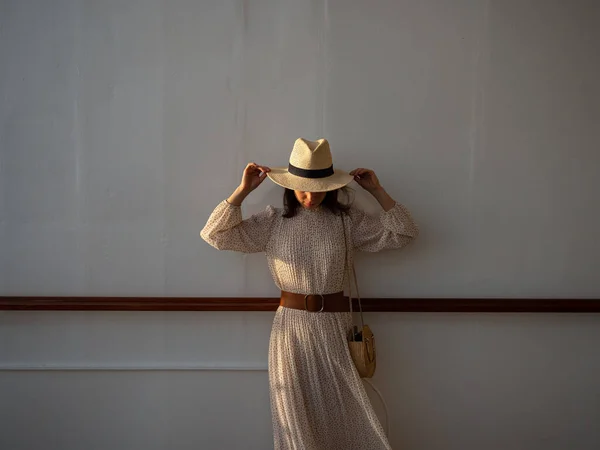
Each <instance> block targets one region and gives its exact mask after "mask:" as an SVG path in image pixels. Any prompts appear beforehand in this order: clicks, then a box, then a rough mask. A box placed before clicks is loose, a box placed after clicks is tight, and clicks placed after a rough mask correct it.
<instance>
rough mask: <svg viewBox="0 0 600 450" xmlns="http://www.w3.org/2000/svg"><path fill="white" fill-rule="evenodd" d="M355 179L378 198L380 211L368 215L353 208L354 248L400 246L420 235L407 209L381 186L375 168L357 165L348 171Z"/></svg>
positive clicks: (375, 249) (389, 247) (367, 249)
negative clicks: (364, 167) (358, 167)
mask: <svg viewBox="0 0 600 450" xmlns="http://www.w3.org/2000/svg"><path fill="white" fill-rule="evenodd" d="M350 174H351V175H354V179H355V181H356V182H357V183H358V184H359V185H360V186H361V187H362V188H363V189H365V190H366V191H367V192H369V193H370V194H371V195H373V197H375V199H376V200H377V201H378V202H379V204H380V205H381V207H382V208H383V211H382V212H381V213H379V214H377V215H370V214H367V213H366V212H364V211H361V210H359V209H355V208H352V209H351V211H350V217H351V220H352V240H353V244H354V248H355V249H357V250H361V251H366V252H377V251H380V250H385V249H393V248H402V247H404V246H406V245H408V244H409V243H410V242H412V241H413V240H414V239H415V238H416V237H417V236H418V235H419V227H418V226H417V224H416V223H415V221H414V220H413V218H412V216H411V214H410V212H409V211H408V209H407V208H406V207H405V206H404V205H401V204H400V203H398V202H396V201H395V200H394V199H393V198H392V197H390V195H389V194H388V193H387V192H386V191H385V189H383V187H382V186H381V184H380V182H379V179H378V178H377V175H375V172H373V171H372V170H369V169H362V168H361V169H356V170H353V171H352V172H350Z"/></svg>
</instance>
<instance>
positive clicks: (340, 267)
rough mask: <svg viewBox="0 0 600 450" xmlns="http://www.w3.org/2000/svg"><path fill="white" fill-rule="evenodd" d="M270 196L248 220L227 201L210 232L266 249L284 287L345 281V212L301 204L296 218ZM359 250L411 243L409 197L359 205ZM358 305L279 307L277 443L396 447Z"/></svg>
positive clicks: (315, 287)
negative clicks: (374, 398) (368, 381)
mask: <svg viewBox="0 0 600 450" xmlns="http://www.w3.org/2000/svg"><path fill="white" fill-rule="evenodd" d="M282 212H283V211H282V209H279V208H274V207H272V206H268V207H267V208H266V209H265V210H263V211H261V212H259V213H257V214H255V215H252V216H251V217H249V218H247V219H245V220H242V212H241V208H240V207H239V206H233V205H231V204H229V203H228V202H227V201H225V200H224V201H222V202H221V203H219V205H217V207H216V208H215V210H214V211H213V212H212V214H211V216H210V217H209V219H208V222H207V224H206V226H205V227H204V229H203V230H202V231H201V233H200V234H201V236H202V238H203V239H204V240H206V242H208V243H209V244H210V245H212V246H213V247H215V248H217V249H219V250H235V251H239V252H245V253H253V252H264V253H265V254H266V257H267V261H268V264H269V268H270V271H271V274H272V276H273V280H274V281H275V284H276V285H277V287H278V288H279V289H281V290H285V291H289V292H295V293H300V294H330V293H334V292H339V291H342V290H343V288H344V283H345V282H346V279H347V273H346V272H347V271H346V270H344V269H345V245H344V234H343V233H344V229H343V228H342V219H341V217H340V216H337V215H334V214H332V213H331V212H330V211H329V210H327V209H325V208H324V207H321V208H319V209H316V210H308V209H304V208H302V207H299V208H298V212H297V215H296V216H294V217H292V218H289V219H286V218H284V217H282ZM344 223H345V227H346V233H347V234H346V236H347V240H348V246H349V248H350V260H352V253H353V250H362V251H367V252H377V251H380V250H384V249H392V248H401V247H403V246H405V245H406V244H408V243H409V242H410V241H411V240H412V239H413V238H414V237H416V236H417V234H418V228H417V226H416V224H415V223H414V221H413V220H412V218H411V216H410V213H409V211H408V210H407V209H406V208H405V207H404V206H402V205H401V204H399V203H396V205H395V206H394V207H393V208H392V209H391V210H390V211H387V212H385V211H382V212H381V213H380V214H379V215H378V216H373V215H369V214H366V213H365V212H363V211H361V210H359V209H356V208H352V209H351V210H350V213H349V215H348V216H346V217H345V218H344ZM351 325H352V317H351V314H350V313H349V312H339V313H338V312H323V313H317V312H307V311H302V310H297V309H291V308H284V307H281V306H280V307H278V309H277V312H276V313H275V318H274V321H273V327H272V330H271V337H270V342H269V384H270V397H271V413H272V419H273V433H274V441H275V449H276V450H283V449H285V450H288V449H294V450H332V449H344V450H348V449H357V450H358V449H360V450H367V449H368V450H376V449H389V448H391V447H390V444H389V442H388V440H387V438H386V436H385V433H384V430H383V428H382V426H381V424H380V422H379V420H378V419H377V416H376V415H375V412H374V410H373V407H372V406H371V403H370V401H369V398H368V397H367V394H366V391H365V389H364V385H363V382H362V380H361V378H360V377H359V375H358V373H357V371H356V369H355V367H354V364H353V363H352V359H351V357H350V353H349V351H348V346H347V341H346V339H347V335H348V331H349V330H350V327H351Z"/></svg>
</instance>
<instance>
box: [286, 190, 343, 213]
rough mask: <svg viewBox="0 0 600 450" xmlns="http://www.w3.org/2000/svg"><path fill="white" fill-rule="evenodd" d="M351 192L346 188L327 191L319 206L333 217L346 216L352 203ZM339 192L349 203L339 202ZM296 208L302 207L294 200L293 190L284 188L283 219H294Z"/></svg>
mask: <svg viewBox="0 0 600 450" xmlns="http://www.w3.org/2000/svg"><path fill="white" fill-rule="evenodd" d="M351 191H352V189H350V188H349V187H347V186H344V187H342V188H340V189H336V190H334V191H328V192H327V194H325V198H324V199H323V202H322V203H321V205H323V206H324V207H325V208H327V209H329V211H331V212H332V213H333V214H335V215H340V214H348V211H349V210H350V206H351V204H352V201H351V200H350V199H351V195H350V192H351ZM340 192H342V193H343V194H344V195H345V196H346V200H349V201H347V202H344V203H342V202H340V201H339V198H338V194H339V193H340ZM298 208H302V205H300V202H299V201H298V199H297V198H296V194H295V193H294V191H293V190H291V189H288V188H285V191H284V193H283V209H284V211H283V214H282V215H283V217H285V218H286V219H289V218H290V217H294V216H295V215H296V211H297V209H298Z"/></svg>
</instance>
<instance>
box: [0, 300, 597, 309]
mask: <svg viewBox="0 0 600 450" xmlns="http://www.w3.org/2000/svg"><path fill="white" fill-rule="evenodd" d="M278 306H279V299H278V298H272V297H270V298H265V297H240V298H237V297H68V296H67V297H59V296H54V297H47V296H0V310H5V311H275V310H276V309H277V307H278ZM362 306H363V310H364V311H368V312H498V313H501V312H535V313H599V312H600V298H590V299H585V298H572V299H571V298H556V299H553V298H527V299H518V298H364V299H362ZM355 307H356V308H357V307H358V305H355Z"/></svg>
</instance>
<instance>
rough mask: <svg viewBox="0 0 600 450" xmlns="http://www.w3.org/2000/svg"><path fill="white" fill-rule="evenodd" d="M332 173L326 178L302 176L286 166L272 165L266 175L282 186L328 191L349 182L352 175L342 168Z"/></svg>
mask: <svg viewBox="0 0 600 450" xmlns="http://www.w3.org/2000/svg"><path fill="white" fill-rule="evenodd" d="M333 172H334V173H333V175H331V176H328V177H326V178H304V177H299V176H297V175H293V174H291V173H289V172H288V169H287V167H274V168H271V171H270V172H267V176H268V177H269V178H270V179H271V181H273V183H275V184H278V185H279V186H282V187H284V188H288V189H292V190H294V191H304V192H328V191H335V190H336V189H340V188H342V187H344V186H346V185H347V184H349V183H350V182H351V181H352V180H353V179H354V177H353V176H352V175H350V174H349V173H348V172H344V171H343V170H339V169H334V171H333Z"/></svg>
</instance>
